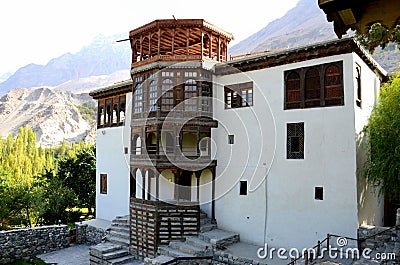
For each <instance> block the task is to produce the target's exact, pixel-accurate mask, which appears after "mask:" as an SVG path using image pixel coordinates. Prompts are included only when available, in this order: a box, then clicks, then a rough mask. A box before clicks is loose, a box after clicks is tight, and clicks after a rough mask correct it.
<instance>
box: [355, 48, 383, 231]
mask: <svg viewBox="0 0 400 265" xmlns="http://www.w3.org/2000/svg"><path fill="white" fill-rule="evenodd" d="M353 60H354V67H353V75H354V80H355V77H356V75H357V73H356V65H359V66H360V68H361V89H362V93H361V107H359V106H357V105H356V104H355V102H354V113H355V131H356V136H357V178H358V183H357V190H358V221H359V225H377V226H382V225H383V218H384V200H383V198H382V196H379V193H378V191H379V190H378V188H377V187H374V186H372V185H370V184H369V183H368V182H367V181H366V179H365V177H364V174H363V170H364V166H365V162H366V159H367V157H366V154H367V150H368V147H369V146H368V145H369V144H368V140H366V139H364V137H363V133H362V130H363V128H364V126H365V125H366V124H367V123H368V117H369V115H370V114H371V111H372V109H373V107H374V105H375V104H376V100H377V97H378V94H379V88H380V79H379V76H377V75H376V73H374V72H372V71H371V70H370V69H369V67H368V65H367V64H365V62H364V61H363V60H362V59H361V58H360V57H359V56H357V55H354V57H353ZM354 95H357V91H356V87H355V90H354Z"/></svg>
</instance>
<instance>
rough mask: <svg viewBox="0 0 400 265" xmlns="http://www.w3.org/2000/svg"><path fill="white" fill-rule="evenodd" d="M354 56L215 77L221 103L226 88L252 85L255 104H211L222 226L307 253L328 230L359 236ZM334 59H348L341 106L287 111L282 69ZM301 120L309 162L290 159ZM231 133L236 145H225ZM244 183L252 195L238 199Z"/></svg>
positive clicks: (247, 237)
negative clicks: (317, 194)
mask: <svg viewBox="0 0 400 265" xmlns="http://www.w3.org/2000/svg"><path fill="white" fill-rule="evenodd" d="M353 57H354V55H353V54H345V55H338V56H331V57H327V58H320V59H314V60H309V61H305V62H299V63H293V64H289V65H284V66H278V67H273V68H268V69H262V70H257V71H251V72H245V73H242V74H233V75H229V76H218V77H216V78H215V79H214V81H215V83H217V84H220V85H215V86H214V97H217V101H219V102H224V92H223V85H224V84H237V83H241V82H247V81H251V80H252V81H253V82H254V88H253V90H254V91H253V94H254V106H253V107H248V108H239V109H228V110H226V109H224V105H223V104H221V103H219V104H218V102H215V103H214V115H215V119H216V120H218V121H219V124H220V126H219V127H218V128H217V129H215V130H213V138H214V139H215V142H216V145H217V160H218V167H217V183H216V187H217V194H218V197H219V198H218V200H217V202H216V215H217V222H218V225H219V226H220V227H222V228H224V229H227V230H232V231H236V232H239V233H240V238H241V240H243V241H250V242H253V243H256V244H259V245H260V246H263V244H264V242H266V243H268V244H269V245H270V246H279V247H280V246H283V247H299V248H303V247H310V246H314V245H315V244H316V242H317V241H318V240H322V239H324V238H325V237H326V234H327V233H334V234H339V235H343V236H349V237H356V236H357V227H358V216H357V213H358V211H357V185H356V138H355V115H354V105H353V102H354V82H353V78H354V77H353ZM336 61H343V72H344V76H343V79H344V80H343V81H344V93H345V98H344V102H345V105H344V106H335V107H325V108H309V109H294V110H284V108H283V104H284V103H283V99H284V80H283V78H284V71H285V70H289V69H296V68H299V67H307V66H311V65H318V64H323V63H327V62H336ZM296 122H304V131H305V150H304V151H305V155H304V159H286V124H287V123H296ZM228 134H234V135H235V143H234V144H233V145H228V144H227V141H228V140H227V138H228V136H227V135H228ZM275 148H276V149H275ZM265 177H266V179H267V181H264V182H262V179H264V178H265ZM241 179H248V180H252V181H253V182H250V185H249V186H250V187H249V189H250V191H249V194H248V195H247V196H240V195H239V188H238V187H239V184H238V181H239V180H241ZM260 183H262V184H261V185H258V184H260ZM265 185H267V187H266V186H265ZM315 187H323V189H324V199H323V200H322V201H319V200H315V199H314V188H315ZM254 188H256V189H255V190H253V189H254Z"/></svg>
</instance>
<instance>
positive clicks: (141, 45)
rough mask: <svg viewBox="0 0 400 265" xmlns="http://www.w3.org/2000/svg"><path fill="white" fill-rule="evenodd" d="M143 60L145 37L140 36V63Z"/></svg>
mask: <svg viewBox="0 0 400 265" xmlns="http://www.w3.org/2000/svg"><path fill="white" fill-rule="evenodd" d="M142 60H143V35H140V61H142Z"/></svg>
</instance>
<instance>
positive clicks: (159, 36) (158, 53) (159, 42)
mask: <svg viewBox="0 0 400 265" xmlns="http://www.w3.org/2000/svg"><path fill="white" fill-rule="evenodd" d="M157 45H158V47H157V56H160V46H161V29H158V44H157Z"/></svg>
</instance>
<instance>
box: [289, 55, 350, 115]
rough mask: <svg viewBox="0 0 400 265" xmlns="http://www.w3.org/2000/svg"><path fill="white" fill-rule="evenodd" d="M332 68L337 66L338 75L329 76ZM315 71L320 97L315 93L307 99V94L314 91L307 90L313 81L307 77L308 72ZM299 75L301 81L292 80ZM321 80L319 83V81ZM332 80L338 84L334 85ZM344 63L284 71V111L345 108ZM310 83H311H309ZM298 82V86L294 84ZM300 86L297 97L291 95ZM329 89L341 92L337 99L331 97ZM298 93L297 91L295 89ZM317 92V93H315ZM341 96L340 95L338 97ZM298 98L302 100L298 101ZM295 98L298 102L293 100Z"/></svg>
mask: <svg viewBox="0 0 400 265" xmlns="http://www.w3.org/2000/svg"><path fill="white" fill-rule="evenodd" d="M331 66H335V67H337V68H338V69H339V73H338V74H330V75H329V74H327V69H328V68H329V67H331ZM311 69H314V70H313V71H315V70H316V71H318V76H319V77H315V78H314V80H313V82H314V84H318V83H319V89H320V90H319V95H318V93H315V94H316V95H315V96H310V97H309V98H307V92H311V91H312V89H308V90H307V84H311V79H309V80H307V78H306V75H307V73H308V71H310V70H311ZM293 75H297V76H298V77H299V80H297V79H294V78H291V76H293ZM317 78H319V81H318V80H317ZM332 80H334V81H336V83H333V84H332ZM343 80H344V78H343V61H335V62H329V63H324V64H318V65H313V66H309V67H302V68H296V69H291V70H287V71H284V100H283V101H284V102H283V109H284V110H290V109H303V108H318V107H334V106H344V82H343ZM307 81H309V82H307ZM295 82H297V84H294V83H295ZM296 86H299V90H300V91H298V90H297V93H298V94H297V96H293V97H292V96H291V95H290V93H291V92H290V91H291V90H290V89H289V88H293V87H296ZM327 89H336V90H338V91H339V92H338V93H337V91H336V95H335V97H329V95H328V94H329V93H327ZM293 91H296V89H293ZM314 92H315V91H314ZM338 94H339V95H338ZM298 96H300V98H299V99H298ZM292 98H295V99H296V100H292Z"/></svg>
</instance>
